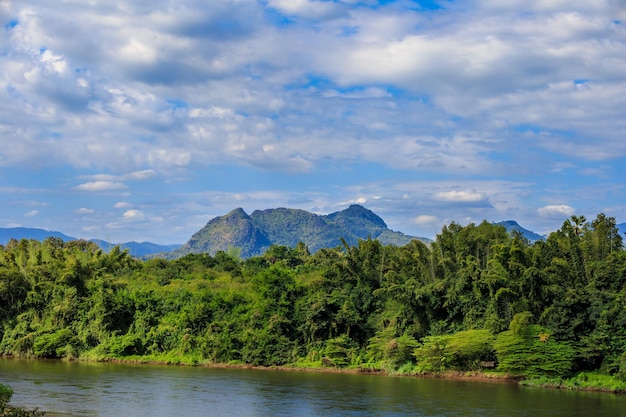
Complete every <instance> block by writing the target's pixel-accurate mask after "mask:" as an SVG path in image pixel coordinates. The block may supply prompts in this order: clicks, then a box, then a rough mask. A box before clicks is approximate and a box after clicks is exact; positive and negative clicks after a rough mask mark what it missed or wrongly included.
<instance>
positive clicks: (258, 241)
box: [166, 208, 272, 258]
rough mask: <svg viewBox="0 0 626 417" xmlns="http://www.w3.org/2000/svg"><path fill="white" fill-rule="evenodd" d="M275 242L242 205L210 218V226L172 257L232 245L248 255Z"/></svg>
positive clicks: (171, 256)
mask: <svg viewBox="0 0 626 417" xmlns="http://www.w3.org/2000/svg"><path fill="white" fill-rule="evenodd" d="M271 245H272V242H271V241H270V240H269V238H268V237H267V235H266V233H265V232H264V231H263V230H261V229H259V228H258V227H257V226H256V225H255V224H254V222H253V221H252V218H251V217H250V216H249V215H248V214H247V213H246V212H245V211H243V209H241V208H238V209H235V210H233V211H231V212H230V213H228V214H226V215H225V216H219V217H216V218H214V219H212V220H210V221H209V222H208V223H207V224H206V226H204V227H203V228H202V229H200V230H199V231H197V232H196V233H194V234H193V236H191V239H189V241H188V242H187V243H185V244H184V245H183V246H181V247H180V248H179V249H177V250H175V251H173V252H172V253H171V254H166V257H168V258H177V257H180V256H184V255H186V254H189V253H202V252H207V253H210V254H212V255H213V254H215V252H217V251H220V250H222V251H228V250H229V249H230V248H231V247H237V248H240V250H241V256H242V257H243V258H248V257H251V256H254V255H257V254H260V253H262V252H264V251H265V250H266V249H267V248H269V247H270V246H271Z"/></svg>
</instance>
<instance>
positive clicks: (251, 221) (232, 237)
mask: <svg viewBox="0 0 626 417" xmlns="http://www.w3.org/2000/svg"><path fill="white" fill-rule="evenodd" d="M368 237H371V238H372V239H379V240H380V242H381V243H383V244H395V245H399V246H401V245H405V244H407V243H409V242H410V241H411V240H413V239H421V240H424V241H428V239H425V238H417V237H413V236H408V235H405V234H403V233H400V232H395V231H392V230H389V228H388V227H387V225H386V224H385V222H384V221H383V220H382V219H381V218H380V217H378V216H377V215H376V214H374V213H373V212H372V211H370V210H368V209H366V208H364V207H362V206H358V205H352V206H350V207H348V208H347V209H345V210H343V211H340V212H337V213H332V214H329V215H327V216H320V215H317V214H314V213H310V212H308V211H305V210H299V209H288V208H276V209H268V210H256V211H254V212H253V213H252V214H251V215H248V214H247V213H246V212H245V211H243V209H241V208H238V209H236V210H233V211H231V212H230V213H228V214H226V215H225V216H219V217H216V218H214V219H212V220H211V221H209V222H208V223H207V224H206V226H204V227H203V228H202V229H200V230H199V231H198V232H196V233H195V234H194V235H193V236H192V237H191V239H190V240H189V242H187V243H186V244H185V245H183V246H182V247H181V248H179V249H178V250H176V251H174V252H173V253H172V254H165V256H167V257H177V256H183V255H185V254H188V253H200V252H208V253H210V254H215V252H217V251H219V250H223V251H227V250H229V248H233V247H237V248H240V249H241V257H242V258H249V257H251V256H256V255H261V254H262V253H263V252H265V250H267V248H269V247H270V246H271V245H285V246H289V247H295V246H296V245H297V244H298V242H304V243H305V244H306V245H307V247H308V248H309V250H310V251H311V252H316V251H318V250H319V249H321V248H328V247H336V246H339V245H341V239H342V238H343V239H345V240H346V242H347V243H348V244H350V245H354V244H356V243H357V242H358V240H359V239H367V238H368Z"/></svg>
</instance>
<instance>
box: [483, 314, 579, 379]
mask: <svg viewBox="0 0 626 417" xmlns="http://www.w3.org/2000/svg"><path fill="white" fill-rule="evenodd" d="M494 348H495V350H496V355H497V357H498V369H499V370H501V371H503V372H507V373H511V374H513V375H520V376H526V377H541V376H546V377H553V378H554V377H565V376H567V375H569V374H570V372H571V369H572V366H573V361H574V358H575V357H576V351H575V349H574V348H573V346H572V343H570V342H557V341H556V340H555V339H554V338H552V337H550V331H549V330H547V329H545V328H543V327H541V326H537V325H530V326H528V330H527V331H526V332H524V333H522V334H517V335H516V334H515V333H514V332H513V331H512V330H508V331H506V332H502V333H500V334H499V335H498V336H497V337H496V341H495V344H494Z"/></svg>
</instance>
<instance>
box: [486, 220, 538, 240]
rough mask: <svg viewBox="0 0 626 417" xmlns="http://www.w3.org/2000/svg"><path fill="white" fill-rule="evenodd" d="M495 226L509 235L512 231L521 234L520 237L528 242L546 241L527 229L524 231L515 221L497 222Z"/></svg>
mask: <svg viewBox="0 0 626 417" xmlns="http://www.w3.org/2000/svg"><path fill="white" fill-rule="evenodd" d="M496 224H497V225H501V226H504V227H505V228H506V230H507V232H509V233H512V232H513V231H516V232H519V233H521V234H522V236H523V237H525V238H526V239H528V240H529V241H530V242H536V241H538V240H546V237H545V236H542V235H540V234H537V233H535V232H532V231H530V230H528V229H524V228H523V227H522V226H520V225H519V224H518V223H517V222H516V221H515V220H506V221H503V222H499V223H496Z"/></svg>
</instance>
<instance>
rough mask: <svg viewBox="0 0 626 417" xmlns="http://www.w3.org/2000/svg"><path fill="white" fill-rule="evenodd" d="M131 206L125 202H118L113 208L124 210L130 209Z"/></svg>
mask: <svg viewBox="0 0 626 417" xmlns="http://www.w3.org/2000/svg"><path fill="white" fill-rule="evenodd" d="M132 206H133V205H132V204H130V203H128V202H126V201H118V202H117V203H115V204H114V205H113V207H115V208H116V209H125V208H130V207H132Z"/></svg>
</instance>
